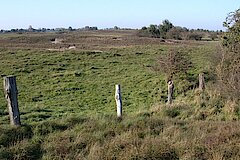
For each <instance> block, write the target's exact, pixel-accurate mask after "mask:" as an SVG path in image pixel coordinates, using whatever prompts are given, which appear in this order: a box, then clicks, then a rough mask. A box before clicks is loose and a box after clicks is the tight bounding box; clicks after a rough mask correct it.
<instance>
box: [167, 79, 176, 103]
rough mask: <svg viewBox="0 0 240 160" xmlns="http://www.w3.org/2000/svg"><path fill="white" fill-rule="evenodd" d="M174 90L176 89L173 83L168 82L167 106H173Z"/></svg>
mask: <svg viewBox="0 0 240 160" xmlns="http://www.w3.org/2000/svg"><path fill="white" fill-rule="evenodd" d="M173 89H174V85H173V81H172V80H169V81H168V101H167V104H172V97H173Z"/></svg>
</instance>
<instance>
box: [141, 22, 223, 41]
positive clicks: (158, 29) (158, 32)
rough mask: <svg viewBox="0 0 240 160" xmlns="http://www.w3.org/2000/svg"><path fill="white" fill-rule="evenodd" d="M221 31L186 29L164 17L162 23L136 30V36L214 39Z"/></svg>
mask: <svg viewBox="0 0 240 160" xmlns="http://www.w3.org/2000/svg"><path fill="white" fill-rule="evenodd" d="M221 33H222V30H220V31H209V30H204V29H196V30H194V29H187V28H186V27H180V26H174V25H173V24H172V23H171V22H170V21H169V20H167V19H166V20H164V21H163V22H162V24H159V25H154V24H151V25H149V27H146V26H144V27H142V29H140V30H139V32H138V36H140V37H152V38H162V39H176V40H215V39H217V38H218V35H219V34H221Z"/></svg>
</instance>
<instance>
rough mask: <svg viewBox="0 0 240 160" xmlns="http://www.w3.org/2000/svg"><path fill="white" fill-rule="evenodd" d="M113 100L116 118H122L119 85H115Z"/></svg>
mask: <svg viewBox="0 0 240 160" xmlns="http://www.w3.org/2000/svg"><path fill="white" fill-rule="evenodd" d="M115 88H116V92H115V100H116V104H117V117H118V118H122V96H121V88H120V85H119V84H117V85H116V87H115Z"/></svg>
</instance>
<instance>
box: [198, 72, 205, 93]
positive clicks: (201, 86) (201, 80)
mask: <svg viewBox="0 0 240 160" xmlns="http://www.w3.org/2000/svg"><path fill="white" fill-rule="evenodd" d="M198 78H199V90H200V91H203V90H204V89H205V81H204V74H203V73H200V74H199V76H198Z"/></svg>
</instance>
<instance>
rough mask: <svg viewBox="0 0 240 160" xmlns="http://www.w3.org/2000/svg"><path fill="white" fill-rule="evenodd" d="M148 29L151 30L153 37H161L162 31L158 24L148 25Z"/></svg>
mask: <svg viewBox="0 0 240 160" xmlns="http://www.w3.org/2000/svg"><path fill="white" fill-rule="evenodd" d="M148 31H149V33H150V34H151V36H152V37H155V38H159V37H160V32H159V29H158V27H157V25H153V24H151V25H150V26H149V27H148Z"/></svg>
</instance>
